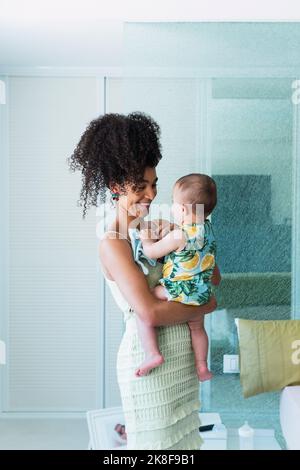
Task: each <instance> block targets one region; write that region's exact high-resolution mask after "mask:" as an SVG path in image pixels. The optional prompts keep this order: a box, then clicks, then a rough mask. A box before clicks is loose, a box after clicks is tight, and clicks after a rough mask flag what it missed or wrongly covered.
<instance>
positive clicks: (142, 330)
mask: <svg viewBox="0 0 300 470" xmlns="http://www.w3.org/2000/svg"><path fill="white" fill-rule="evenodd" d="M136 324H137V329H138V333H139V338H140V340H141V343H142V346H143V348H144V351H145V360H144V362H143V363H142V364H141V365H140V366H139V367H138V369H136V371H135V375H136V377H142V376H143V375H147V374H148V373H149V372H150V370H151V369H154V368H155V367H158V366H160V365H161V364H163V362H164V358H163V356H162V355H161V353H160V351H159V348H158V344H157V337H156V330H155V327H151V326H148V325H147V324H146V323H145V322H143V321H142V320H141V319H140V318H139V317H138V315H137V316H136Z"/></svg>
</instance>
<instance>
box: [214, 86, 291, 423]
mask: <svg viewBox="0 0 300 470" xmlns="http://www.w3.org/2000/svg"><path fill="white" fill-rule="evenodd" d="M247 86H249V94H248V96H247ZM234 89H236V90H237V93H236V94H235V92H234ZM272 95H273V97H272ZM290 95H291V81H289V80H287V81H283V80H278V81H277V80H276V79H273V80H270V79H269V80H266V83H264V81H263V80H257V81H255V80H251V81H249V80H248V81H247V80H243V79H240V80H237V79H235V80H233V84H230V80H225V81H224V83H222V80H221V79H219V80H216V81H214V80H213V81H212V102H211V139H212V142H211V143H212V156H211V168H212V175H213V177H214V178H215V180H216V182H217V185H218V206H217V208H216V210H215V211H214V213H213V216H212V221H213V224H214V227H215V231H216V236H217V242H218V263H219V266H220V269H221V272H222V275H223V281H222V284H221V286H220V288H219V289H218V301H219V308H220V309H222V310H221V311H219V312H215V313H214V314H213V315H211V331H210V341H211V367H212V369H213V371H214V373H215V377H214V380H212V382H211V384H210V397H209V406H210V408H211V409H214V410H216V409H218V410H219V411H221V412H223V413H225V412H230V413H233V414H236V416H238V415H241V413H242V412H243V411H244V413H245V414H247V415H248V416H249V413H250V411H251V413H252V414H253V413H255V416H256V418H258V417H259V416H260V415H261V414H262V413H263V414H264V416H265V424H267V421H268V414H269V416H272V414H274V415H277V414H278V411H279V394H278V393H269V394H263V395H259V396H256V397H251V398H248V399H247V400H245V399H244V398H243V397H242V391H241V386H240V381H239V375H233V374H223V372H222V367H223V355H224V354H238V343H237V335H236V328H235V325H234V318H235V317H240V318H248V319H257V320H268V319H288V318H290V315H291V250H292V246H291V224H292V148H293V147H292V143H293V105H292V101H291V99H290ZM224 398H225V399H224ZM270 424H271V423H270Z"/></svg>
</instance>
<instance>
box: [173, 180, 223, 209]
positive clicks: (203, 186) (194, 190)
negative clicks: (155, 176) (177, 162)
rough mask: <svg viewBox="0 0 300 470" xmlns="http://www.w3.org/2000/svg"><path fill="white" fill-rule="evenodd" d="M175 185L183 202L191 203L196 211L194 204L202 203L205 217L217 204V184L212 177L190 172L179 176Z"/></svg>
mask: <svg viewBox="0 0 300 470" xmlns="http://www.w3.org/2000/svg"><path fill="white" fill-rule="evenodd" d="M175 187H176V188H177V189H179V190H180V192H181V194H182V198H183V203H184V204H192V211H193V213H196V204H204V215H205V217H206V216H208V215H209V214H211V213H212V211H213V210H214V208H215V206H216V204H217V185H216V183H215V181H214V180H213V178H211V177H210V176H208V175H204V174H202V173H190V174H189V175H185V176H182V177H181V178H179V179H178V180H177V181H176V183H175Z"/></svg>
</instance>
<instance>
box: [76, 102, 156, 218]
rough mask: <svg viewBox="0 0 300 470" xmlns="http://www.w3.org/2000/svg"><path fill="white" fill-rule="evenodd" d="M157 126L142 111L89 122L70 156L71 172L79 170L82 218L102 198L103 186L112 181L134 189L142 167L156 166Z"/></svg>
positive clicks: (110, 183)
mask: <svg viewBox="0 0 300 470" xmlns="http://www.w3.org/2000/svg"><path fill="white" fill-rule="evenodd" d="M159 138H160V128H159V125H158V124H157V123H156V122H155V121H154V120H153V119H152V118H151V117H150V116H149V115H146V114H145V113H142V112H138V111H136V112H133V113H130V114H128V115H123V114H117V113H110V114H104V115H103V116H99V117H98V118H97V119H94V120H93V121H91V122H90V124H89V125H88V127H87V128H86V130H85V132H84V133H83V134H82V136H81V138H80V141H79V143H78V145H77V147H76V148H75V150H74V152H73V154H72V155H71V157H69V158H68V159H67V162H68V164H69V168H70V170H71V171H75V170H80V171H81V172H82V188H81V192H80V199H79V201H78V202H79V204H80V205H81V206H82V205H83V218H85V215H86V212H87V209H88V208H89V207H90V206H91V205H94V206H97V198H98V194H99V195H100V202H105V200H106V189H109V188H110V186H113V185H115V184H117V185H119V186H120V191H121V192H125V191H126V190H125V185H129V186H130V187H132V189H133V191H137V190H138V189H139V187H140V186H141V184H142V180H143V176H144V172H145V168H146V167H152V168H153V167H156V165H157V164H158V162H159V160H160V159H161V157H162V155H161V144H160V141H159Z"/></svg>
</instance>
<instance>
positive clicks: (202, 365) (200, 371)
mask: <svg viewBox="0 0 300 470" xmlns="http://www.w3.org/2000/svg"><path fill="white" fill-rule="evenodd" d="M196 368H197V375H198V379H199V381H200V382H204V381H205V380H210V379H211V378H212V376H213V375H212V373H211V372H210V370H209V369H208V367H207V364H206V361H199V362H198V363H197V364H196Z"/></svg>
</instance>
